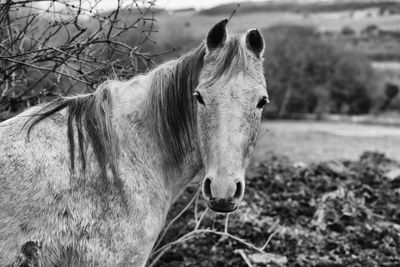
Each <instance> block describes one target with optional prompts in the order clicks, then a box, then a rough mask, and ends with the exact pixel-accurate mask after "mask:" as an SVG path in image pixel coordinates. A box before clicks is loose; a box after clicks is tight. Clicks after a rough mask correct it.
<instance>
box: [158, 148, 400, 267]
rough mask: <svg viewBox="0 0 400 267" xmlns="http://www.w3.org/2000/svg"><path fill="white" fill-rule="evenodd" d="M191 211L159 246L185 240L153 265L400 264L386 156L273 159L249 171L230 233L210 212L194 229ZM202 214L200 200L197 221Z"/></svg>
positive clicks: (399, 197) (393, 174) (396, 178)
mask: <svg viewBox="0 0 400 267" xmlns="http://www.w3.org/2000/svg"><path fill="white" fill-rule="evenodd" d="M196 190H197V189H193V188H189V189H188V190H187V191H186V192H185V194H184V195H183V197H181V198H180V200H179V201H178V202H177V203H176V204H175V206H174V207H173V209H172V211H171V215H170V217H171V218H173V217H175V216H176V215H177V214H178V213H179V211H180V210H181V209H182V208H183V207H185V205H186V204H187V203H188V202H189V201H190V199H191V198H192V196H193V195H194V194H195V193H196ZM194 206H195V201H194V202H193V204H192V206H191V207H190V208H189V209H188V211H186V212H185V213H184V214H183V215H182V216H181V217H180V218H179V219H178V220H177V221H176V222H174V224H173V226H172V227H171V228H170V230H169V231H168V232H167V234H166V235H165V238H164V241H163V243H162V244H161V245H160V246H159V247H161V246H162V245H163V244H168V243H169V242H173V241H174V240H177V239H178V238H179V237H182V236H184V238H182V239H183V240H182V239H181V240H179V242H177V243H174V244H173V245H171V246H168V249H166V250H165V251H164V252H165V253H164V254H163V256H162V257H161V258H160V259H159V260H158V261H157V263H156V264H155V265H154V266H159V267H164V266H207V267H208V266H210V267H211V266H318V267H323V266H325V267H328V266H363V267H367V266H400V164H399V163H398V162H396V161H393V160H391V159H388V158H386V157H385V156H384V155H383V154H379V153H375V152H365V153H363V154H362V155H361V157H360V158H359V160H357V161H328V162H322V163H318V164H312V165H309V166H303V165H297V166H296V164H294V163H292V162H291V161H290V160H289V159H288V158H286V157H281V156H276V155H273V154H270V155H269V156H267V157H266V159H265V160H263V161H261V162H258V163H256V164H254V166H253V167H252V168H251V169H250V170H249V171H248V177H247V178H246V194H245V198H244V201H243V205H242V206H241V208H240V209H239V210H238V211H237V212H235V213H234V214H232V215H230V216H229V220H228V227H227V228H226V225H225V223H226V217H225V216H224V215H218V214H215V213H213V212H207V214H206V215H205V216H204V218H203V220H202V221H201V224H200V225H199V226H198V228H197V230H196V231H193V229H194V228H195V227H196V222H198V220H197V221H196V220H195V219H194V218H195V215H194ZM204 209H205V203H204V202H203V200H202V198H201V197H200V198H199V202H198V205H197V211H198V212H197V217H200V216H201V214H202V211H204ZM204 229H206V230H205V231H204ZM226 229H227V231H226ZM188 233H189V234H188ZM185 235H186V236H185ZM186 237H187V238H186ZM239 238H240V239H239ZM268 239H270V240H269V242H268V245H267V246H266V247H265V248H263V246H264V244H265V242H266V241H267V240H268ZM155 256H156V255H155ZM154 259H155V257H153V260H154Z"/></svg>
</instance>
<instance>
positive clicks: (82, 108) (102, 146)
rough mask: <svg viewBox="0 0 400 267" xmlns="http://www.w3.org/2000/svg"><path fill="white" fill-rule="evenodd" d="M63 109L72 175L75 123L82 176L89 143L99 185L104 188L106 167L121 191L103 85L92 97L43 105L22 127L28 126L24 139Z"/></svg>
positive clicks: (109, 108) (106, 90)
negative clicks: (96, 166)
mask: <svg viewBox="0 0 400 267" xmlns="http://www.w3.org/2000/svg"><path fill="white" fill-rule="evenodd" d="M64 108H68V111H67V112H68V122H67V135H68V144H69V156H70V161H71V170H72V172H74V170H75V145H76V144H75V137H74V122H75V128H76V133H77V139H78V140H77V141H78V142H77V143H78V153H79V154H80V160H81V167H82V171H83V173H85V171H86V163H87V159H86V151H87V143H88V142H89V143H90V144H91V147H92V149H93V152H94V155H95V157H96V159H97V161H98V164H99V167H100V170H101V177H102V179H103V180H104V181H103V182H104V183H103V185H107V184H108V179H107V167H109V168H110V169H111V171H112V173H113V176H114V183H115V184H116V185H117V187H118V188H120V189H121V188H122V182H121V180H120V179H119V175H118V168H117V161H118V157H119V149H118V147H119V146H118V144H117V142H118V138H117V135H116V133H115V130H114V127H113V124H112V120H111V118H112V99H111V94H110V90H109V88H108V87H107V82H105V83H103V84H101V85H100V86H99V87H98V88H97V90H96V91H95V92H94V93H91V94H86V95H81V96H74V97H60V98H58V99H56V100H54V101H52V102H50V103H48V104H46V105H44V106H43V108H42V109H41V110H40V111H39V113H37V114H35V115H33V117H32V118H31V119H30V120H28V121H27V124H25V125H26V126H28V129H27V135H28V138H29V135H30V132H31V130H32V128H33V127H34V126H35V125H37V124H38V123H39V122H40V121H42V120H44V119H46V118H47V117H49V116H51V115H53V114H55V113H56V112H58V111H60V110H63V109H64Z"/></svg>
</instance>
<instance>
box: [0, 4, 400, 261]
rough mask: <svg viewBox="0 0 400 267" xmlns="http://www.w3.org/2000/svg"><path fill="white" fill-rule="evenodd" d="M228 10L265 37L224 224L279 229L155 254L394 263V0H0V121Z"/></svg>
mask: <svg viewBox="0 0 400 267" xmlns="http://www.w3.org/2000/svg"><path fill="white" fill-rule="evenodd" d="M231 15H233V16H232V18H231V20H230V22H229V24H228V28H229V30H230V31H231V32H235V33H236V32H245V31H246V30H248V29H250V28H259V29H260V30H261V31H262V33H263V35H264V37H265V41H266V51H265V55H264V58H265V63H264V68H265V76H266V80H267V83H268V90H269V95H270V99H271V103H270V104H269V105H267V106H266V108H265V109H264V114H263V119H264V122H263V124H262V130H261V133H260V138H259V141H258V146H257V149H256V151H255V156H254V160H253V163H252V167H251V169H250V171H249V174H248V176H249V179H250V182H249V185H248V188H249V189H247V190H248V191H249V192H250V193H248V192H246V195H247V200H246V201H247V202H246V201H245V206H244V208H243V209H242V213H240V214H239V215H238V214H237V215H235V216H236V217H234V219H233V223H232V224H233V225H234V226H232V227H233V228H234V229H235V231H236V233H237V234H238V235H239V236H241V237H243V238H247V240H251V241H252V242H253V243H260V242H261V241H260V239H262V238H268V237H270V236H271V235H272V234H273V233H274V229H272V228H271V226H273V225H275V223H276V219H277V220H278V224H281V225H283V226H284V230H283V231H281V232H280V234H279V235H276V237H274V238H273V239H272V237H271V243H270V246H269V247H268V248H267V249H266V251H270V252H271V253H274V254H271V255H272V256H271V255H270V258H268V257H267V258H265V255H264V256H263V255H261V256H260V255H258V254H257V253H256V254H254V251H253V252H250V251H251V249H250V250H249V249H248V248H243V244H241V243H240V242H237V241H235V240H233V241H232V240H230V239H229V238H228V239H227V240H225V239H224V240H221V239H219V238H216V237H215V238H214V237H213V238H210V239H205V237H204V236H202V238H203V239H202V240H194V241H187V242H184V245H183V246H177V247H173V248H171V250H170V251H169V252H166V253H165V254H164V255H163V257H161V259H160V258H157V263H154V264H155V265H157V264H158V265H157V266H250V265H251V266H267V265H268V266H400V260H399V259H400V258H399V257H400V251H399V248H400V230H399V229H400V225H399V224H400V212H399V204H400V200H399V194H400V191H399V188H400V167H399V164H398V161H400V96H399V87H400V2H399V1H386V0H381V1H380V0H358V1H357V0H337V1H335V0H280V1H278V0H276V1H230V0H215V1H211V0H209V1H188V0H187V1H184V0H176V1H173V0H169V1H167V0H160V1H155V0H154V1H117V0H115V1H109V0H107V1H105V0H104V1H101V0H86V1H85V0H82V1H66V0H53V1H41V0H39V1H23V0H17V1H15V0H14V1H9V0H1V6H0V121H2V120H5V119H8V118H11V117H12V116H15V115H16V114H18V113H20V112H22V111H23V110H24V109H26V108H28V107H30V106H32V105H36V104H38V103H42V102H45V101H48V100H51V99H54V97H57V96H59V95H63V96H65V95H71V94H78V93H83V92H90V91H93V90H95V88H96V85H98V84H99V83H100V82H102V81H104V80H106V79H109V78H118V79H128V78H130V77H132V76H133V75H135V74H138V73H142V72H146V71H148V70H149V69H151V68H153V67H154V66H155V65H157V64H159V63H161V62H164V61H166V60H168V59H172V58H176V57H179V56H180V55H182V54H183V53H185V52H187V51H189V50H190V49H192V48H194V47H195V46H197V45H198V44H199V43H200V42H201V41H202V40H204V38H205V37H206V34H207V32H208V31H209V29H210V28H211V26H212V25H214V24H215V23H216V22H217V21H219V20H221V19H224V18H227V17H229V16H231ZM365 151H369V152H365ZM332 192H333V193H332ZM191 193H193V192H190V190H189V193H188V192H186V193H185V195H184V197H183V198H182V199H183V200H182V202H178V203H177V204H176V205H177V207H181V206H182V205H183V203H184V200H187V199H188V198H189V196H190V194H191ZM329 193H330V194H331V195H329V196H327V195H326V194H329ZM253 202H254V203H255V205H256V206H254V205H252V203H253ZM244 211H246V212H247V213H246V212H244ZM172 213H174V212H172ZM189 215H190V214H189ZM189 215H188V216H187V217H186V221H185V223H182V224H178V227H176V228H172V229H173V230H172V234H170V237H168V235H166V237H167V240H171V239H172V238H173V237H174V236H176V235H179V234H183V233H184V231H185V230H187V229H188V227H189V226H190V223H187V222H188V221H189V222H190V219H188V218H189V217H190V216H189ZM256 215H257V216H256ZM171 216H172V215H171ZM260 216H261V217H260ZM235 218H236V219H235ZM260 218H261V219H260ZM209 220H210V223H211V224H213V225H216V227H218V225H219V224H220V226H221V227H223V224H224V223H223V221H222V219H220V218H218V217H215V216H214V217H212V218H211V219H209ZM188 225H189V226H188ZM174 229H175V230H174ZM266 229H267V230H266ZM321 237H322V238H321ZM168 238H169V239H168ZM210 242H211V243H212V244H213V246H212V247H211V250H210V245H209V244H210ZM260 244H261V243H260ZM296 244H297V245H296ZM240 249H242V252H243V249H244V250H245V254H243V253H242V252H240ZM246 249H247V250H246ZM221 250H222V251H221ZM243 255H245V256H243ZM246 255H248V259H247V260H246V259H245V257H246ZM254 255H255V256H254ZM257 257H258V258H257ZM260 257H261V258H260ZM263 257H264V258H263ZM274 257H275V258H274ZM249 264H250V265H249ZM296 264H297V265H296ZM329 264H331V265H329ZM335 264H336V265H335Z"/></svg>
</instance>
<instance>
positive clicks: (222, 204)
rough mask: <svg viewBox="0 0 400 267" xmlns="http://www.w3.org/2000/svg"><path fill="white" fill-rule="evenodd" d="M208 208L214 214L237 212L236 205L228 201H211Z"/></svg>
mask: <svg viewBox="0 0 400 267" xmlns="http://www.w3.org/2000/svg"><path fill="white" fill-rule="evenodd" d="M208 207H209V208H210V209H211V210H213V211H215V212H221V213H230V212H233V211H235V210H237V208H238V204H237V203H234V202H233V201H232V200H228V199H211V200H210V201H208Z"/></svg>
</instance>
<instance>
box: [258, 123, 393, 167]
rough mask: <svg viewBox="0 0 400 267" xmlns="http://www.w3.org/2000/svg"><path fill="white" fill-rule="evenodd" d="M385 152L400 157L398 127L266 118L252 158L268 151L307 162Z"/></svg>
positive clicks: (390, 156)
mask: <svg viewBox="0 0 400 267" xmlns="http://www.w3.org/2000/svg"><path fill="white" fill-rule="evenodd" d="M366 150H372V151H379V152H383V153H385V154H386V155H387V156H388V157H389V158H393V159H395V160H398V161H400V153H399V151H400V128H396V127H387V126H376V125H359V124H351V123H335V122H309V121H267V122H264V123H263V125H262V128H261V132H260V137H259V140H258V143H257V147H256V149H255V152H254V157H255V160H257V161H259V160H262V159H263V158H264V157H265V155H266V154H267V153H270V152H274V153H277V154H283V155H286V156H288V157H289V158H290V159H292V160H293V161H294V162H303V163H306V164H309V163H312V162H320V161H327V160H339V159H345V160H355V159H358V158H359V156H360V154H361V153H362V152H363V151H366Z"/></svg>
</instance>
